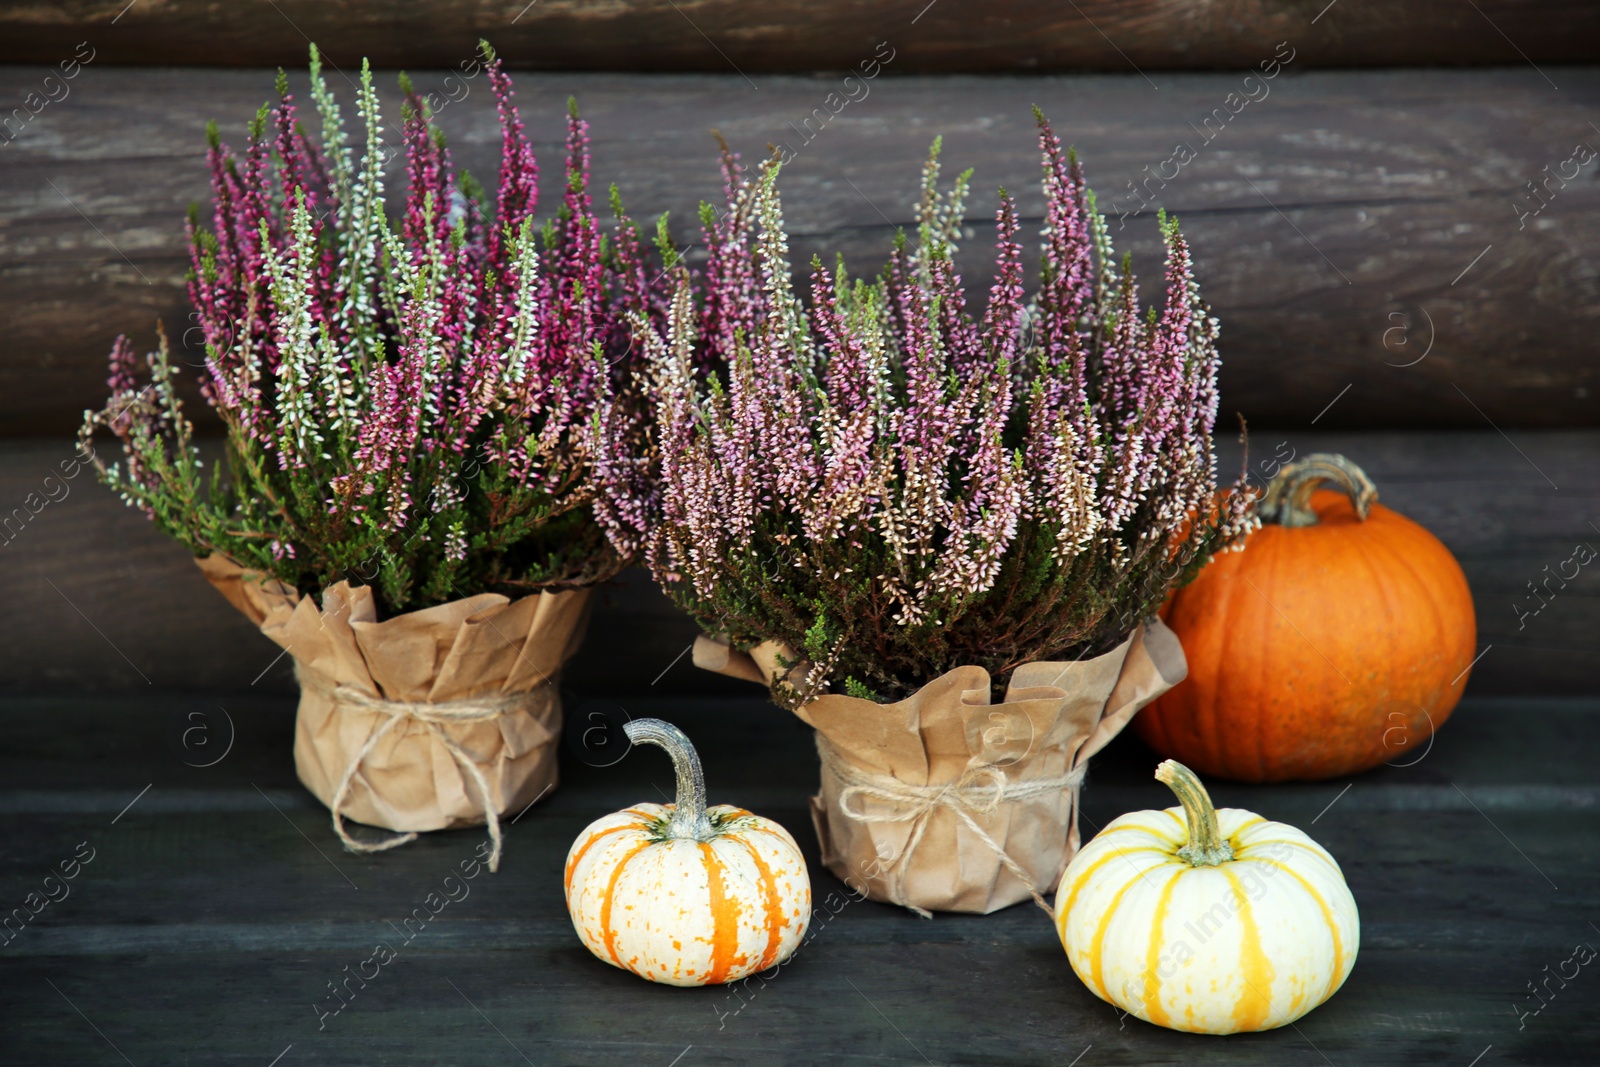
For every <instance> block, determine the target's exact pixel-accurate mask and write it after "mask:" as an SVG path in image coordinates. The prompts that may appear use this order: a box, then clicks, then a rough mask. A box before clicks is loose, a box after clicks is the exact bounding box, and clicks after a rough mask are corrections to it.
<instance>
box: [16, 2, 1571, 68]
mask: <svg viewBox="0 0 1600 1067" xmlns="http://www.w3.org/2000/svg"><path fill="white" fill-rule="evenodd" d="M1597 36H1600V13H1597V12H1596V10H1595V8H1594V6H1593V5H1592V4H1585V3H1581V2H1579V0H1562V2H1552V0H1535V2H1529V0H1481V2H1479V3H1471V4H1462V3H1454V2H1451V0H1408V2H1407V3H1404V4H1378V3H1349V2H1346V3H1341V4H1337V5H1335V4H1332V3H1329V0H1221V2H1212V3H1202V2H1199V0H1131V2H1129V0H1082V3H1066V4H1061V3H1051V2H1049V0H1003V2H984V3H972V2H962V0H942V2H939V0H934V2H930V0H895V2H894V3H890V4H880V3H870V2H867V0H826V2H822V3H799V2H796V0H788V2H784V3H766V4H750V3H744V2H741V0H686V2H684V3H674V2H672V0H622V2H619V3H607V4H595V3H584V2H582V0H540V2H538V3H532V2H529V0H493V2H478V3H473V4H462V3H456V2H452V0H421V2H412V3H405V4H371V3H360V2H356V0H275V2H269V3H260V2H255V3H234V4H214V3H206V2H204V0H167V2H164V3H162V2H154V0H146V2H144V3H133V4H129V3H128V2H127V0H67V2H64V3H53V4H49V5H44V4H12V5H9V6H8V9H7V10H6V11H4V12H3V13H0V42H3V43H0V59H3V60H9V61H12V62H19V61H20V62H49V61H52V60H55V59H56V58H58V55H59V54H66V53H70V52H71V50H72V49H73V48H74V47H75V46H76V45H77V43H78V42H80V41H83V40H88V41H90V42H92V43H93V45H94V47H95V48H97V49H100V50H101V51H102V53H103V54H104V55H105V56H106V59H107V61H108V62H113V63H174V64H218V63H225V64H237V65H241V66H262V65H274V64H283V65H292V64H295V63H298V62H300V60H301V59H302V58H303V56H304V54H305V45H306V41H307V40H308V39H310V40H314V41H316V42H318V43H319V44H320V45H322V46H323V47H325V48H326V49H327V51H328V53H329V54H330V55H331V56H332V57H333V58H334V60H335V61H336V62H340V63H351V64H356V63H359V62H360V59H361V57H362V56H363V55H365V56H368V57H370V58H371V59H372V61H373V62H374V63H378V64H381V65H386V66H414V67H427V66H453V65H454V64H455V63H456V62H457V61H458V60H460V59H463V58H465V57H467V56H470V55H471V54H472V51H473V49H474V48H476V47H477V44H478V40H479V38H480V37H487V38H488V39H489V40H490V41H492V42H493V43H494V44H495V46H496V47H497V48H499V49H500V51H501V52H503V53H504V54H505V55H506V56H507V57H508V58H509V59H510V61H511V62H512V63H514V64H516V65H518V66H521V67H528V68H532V69H536V70H651V71H710V72H719V73H720V72H726V71H730V70H742V71H745V72H746V73H758V72H763V71H804V70H817V69H843V68H846V67H851V66H854V65H855V64H856V63H857V62H859V61H860V59H861V57H862V56H863V55H864V54H867V53H870V52H871V50H872V49H873V47H874V46H875V45H876V44H877V43H878V42H880V41H884V40H888V41H892V42H894V44H895V45H896V46H900V47H904V48H905V49H906V60H905V64H904V65H905V68H906V69H908V70H915V71H924V72H930V73H931V72H940V73H947V72H958V71H960V72H997V71H1013V72H1040V71H1066V70H1108V71H1133V70H1141V69H1145V70H1160V69H1169V68H1176V69H1194V68H1233V67H1247V66H1250V65H1252V64H1254V63H1255V62H1256V60H1257V59H1259V58H1260V57H1261V56H1262V54H1263V53H1264V52H1270V51H1271V50H1272V47H1273V45H1275V44H1276V43H1277V42H1279V41H1282V40H1285V39H1288V40H1294V41H1302V40H1303V41H1305V42H1306V49H1307V58H1308V62H1313V63H1316V64H1318V65H1322V66H1392V65H1395V64H1401V63H1446V64H1483V63H1517V62H1521V61H1522V60H1523V58H1524V57H1526V58H1527V59H1528V60H1529V61H1531V62H1537V63H1541V64H1542V63H1563V62H1566V63H1572V62H1586V61H1591V60H1593V58H1594V52H1593V45H1594V42H1595V39H1596V37H1597Z"/></svg>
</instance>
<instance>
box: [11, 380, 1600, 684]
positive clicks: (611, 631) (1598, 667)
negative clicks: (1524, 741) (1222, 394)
mask: <svg viewBox="0 0 1600 1067" xmlns="http://www.w3.org/2000/svg"><path fill="white" fill-rule="evenodd" d="M1348 399H1349V398H1348V397H1347V398H1346V400H1348ZM1220 451H1221V459H1220V464H1221V467H1220V469H1221V470H1222V471H1223V472H1224V474H1225V475H1231V474H1232V472H1235V471H1237V470H1238V469H1239V466H1240V457H1239V455H1238V449H1237V446H1236V445H1234V444H1233V443H1232V442H1225V443H1224V444H1223V446H1222V447H1221V449H1220ZM1291 451H1292V452H1293V453H1294V454H1300V455H1304V454H1307V453H1310V452H1316V451H1337V452H1343V453H1345V454H1346V455H1348V456H1350V457H1351V458H1352V459H1354V460H1355V461H1356V462H1358V463H1360V464H1361V465H1362V466H1363V467H1365V469H1366V470H1367V471H1368V472H1369V473H1370V474H1371V475H1372V477H1373V478H1374V479H1375V480H1376V481H1377V483H1378V486H1379V489H1380V492H1381V495H1382V499H1383V501H1384V503H1386V504H1387V505H1389V506H1391V507H1393V508H1395V509H1396V510H1398V511H1400V512H1401V513H1402V514H1405V515H1409V516H1411V517H1412V518H1414V519H1416V520H1417V521H1418V522H1421V523H1422V524H1423V525H1425V526H1427V527H1428V528H1429V529H1431V530H1433V531H1434V532H1435V533H1437V534H1438V535H1439V537H1440V538H1441V539H1442V540H1443V541H1444V542H1445V544H1446V545H1448V546H1449V547H1450V549H1451V550H1452V551H1453V552H1454V553H1455V554H1456V555H1457V557H1458V558H1459V559H1460V560H1461V564H1462V566H1463V568H1464V569H1465V570H1466V573H1467V579H1468V582H1469V583H1470V585H1471V587H1472V590H1473V596H1474V600H1475V603H1476V606H1477V614H1478V633H1479V636H1478V643H1479V648H1480V649H1481V648H1484V647H1485V646H1490V645H1492V646H1493V647H1492V648H1491V649H1489V650H1488V651H1487V652H1486V653H1485V654H1484V656H1483V658H1482V659H1481V660H1480V661H1479V663H1478V664H1477V666H1476V667H1475V668H1474V670H1473V675H1472V680H1471V683H1470V689H1469V692H1472V693H1474V694H1490V693H1501V694H1541V693H1568V694H1581V693H1594V692H1600V661H1597V660H1596V658H1595V656H1594V655H1593V654H1592V653H1593V649H1594V642H1593V636H1592V635H1593V634H1594V633H1595V632H1596V631H1597V629H1600V592H1597V590H1600V584H1597V583H1600V578H1597V577H1596V575H1595V574H1594V573H1592V572H1593V571H1594V568H1592V567H1590V568H1585V569H1583V570H1582V571H1581V572H1580V574H1579V576H1578V578H1576V579H1574V580H1573V581H1571V582H1570V583H1569V586H1568V588H1565V589H1559V588H1557V586H1555V585H1551V586H1550V587H1549V588H1550V589H1551V590H1552V591H1554V597H1553V599H1549V594H1546V597H1547V599H1549V603H1548V605H1547V606H1546V607H1543V608H1541V609H1540V610H1539V611H1538V613H1537V614H1533V615H1528V616H1525V617H1524V616H1520V615H1519V614H1518V612H1519V611H1523V612H1527V611H1531V610H1532V609H1533V608H1535V607H1537V606H1538V605H1539V603H1540V601H1539V600H1537V599H1535V598H1534V597H1533V596H1532V595H1531V594H1530V592H1529V590H1528V588H1527V583H1528V582H1530V581H1532V582H1536V583H1538V582H1543V581H1544V579H1545V577H1546V575H1547V574H1548V573H1549V572H1547V571H1545V570H1544V568H1545V567H1546V566H1548V567H1550V568H1551V570H1552V571H1555V570H1557V569H1559V565H1560V564H1561V562H1562V561H1563V560H1566V559H1568V558H1569V557H1570V556H1571V555H1572V552H1573V548H1574V546H1575V545H1576V544H1577V543H1578V542H1580V541H1583V542H1587V543H1591V544H1593V545H1595V546H1596V547H1600V531H1597V530H1596V529H1594V527H1593V526H1591V525H1590V524H1591V523H1600V471H1597V469H1596V466H1595V463H1594V457H1595V455H1596V454H1600V433H1597V432H1595V431H1564V432H1539V433H1532V432H1530V433H1521V432H1519V433H1515V434H1513V435H1512V436H1511V438H1510V439H1508V438H1506V437H1502V436H1501V435H1500V434H1498V433H1496V432H1494V431H1493V430H1484V431H1478V432H1409V433H1399V432H1387V433H1348V432H1346V433H1318V432H1306V431H1280V432H1274V433H1269V432H1265V431H1261V432H1258V433H1256V434H1255V435H1254V436H1253V438H1252V443H1251V456H1252V457H1253V458H1252V462H1253V463H1254V464H1255V465H1256V467H1257V469H1258V471H1259V470H1261V469H1263V468H1262V464H1264V463H1266V461H1267V460H1269V459H1270V458H1272V457H1273V456H1275V455H1276V456H1279V457H1285V456H1288V455H1290V454H1291ZM72 453H73V448H72V445H71V444H70V443H69V442H68V441H66V440H64V439H57V440H36V441H0V523H3V520H5V519H10V520H11V524H10V526H4V525H0V589H3V590H4V592H5V594H6V596H7V601H8V603H10V604H11V605H13V610H11V611H9V612H7V613H6V614H5V616H4V617H3V618H0V648H3V649H5V650H6V657H5V663H6V667H7V673H6V680H7V683H8V684H9V686H10V687H11V689H12V691H15V692H34V693H75V692H96V691H99V692H128V691H140V690H144V689H145V688H146V687H147V686H154V687H156V688H158V689H184V690H192V691H199V690H214V691H221V692H250V691H259V690H261V689H264V688H270V689H271V690H272V691H273V692H279V693H285V692H290V691H292V687H293V684H294V683H293V679H292V676H291V673H290V667H289V661H288V659H287V658H282V659H280V658H278V655H279V651H280V650H279V649H278V647H277V646H276V645H274V644H272V643H271V642H270V641H268V640H267V639H266V638H264V637H262V636H261V635H260V634H258V633H256V632H255V631H254V630H253V629H252V628H251V627H250V626H249V625H248V624H247V623H246V622H245V621H244V620H243V619H242V618H241V617H239V616H238V615H237V614H236V613H235V612H234V611H233V609H232V608H230V607H229V606H228V605H227V604H226V603H225V602H224V601H223V600H222V598H221V597H219V596H217V594H216V593H215V592H213V591H212V590H211V589H210V587H209V586H207V585H206V583H205V582H204V580H202V579H201V577H200V575H199V573H198V571H197V570H196V569H195V567H194V566H193V564H192V563H191V562H190V561H189V558H188V556H187V554H186V553H185V552H184V551H183V550H182V549H181V548H179V547H178V546H177V545H175V544H173V543H172V542H170V541H168V540H167V539H166V538H164V537H163V536H162V535H161V534H160V533H159V532H157V531H156V530H155V529H154V528H153V527H152V526H151V525H150V524H149V523H148V522H146V521H145V519H144V517H143V516H141V515H140V514H139V513H137V512H135V511H133V510H132V509H129V508H127V507H125V506H123V505H122V503H121V502H120V501H118V500H117V499H116V498H115V497H114V496H112V494H111V493H110V492H109V491H108V490H106V489H105V488H104V487H102V486H100V485H98V484H96V483H94V482H93V481H92V475H90V474H87V473H82V474H79V476H78V477H77V478H75V479H71V480H65V481H63V480H59V479H58V481H56V482H53V483H50V485H48V486H47V485H45V483H44V478H45V476H46V475H49V474H50V473H51V472H52V471H55V470H57V468H58V465H59V464H60V462H61V461H62V460H66V459H69V458H70V457H71V455H72ZM1546 478H1548V479H1550V480H1549V481H1547V480H1546ZM1552 482H1553V483H1554V486H1555V487H1552ZM30 493H35V494H38V495H37V496H35V497H34V498H33V499H32V502H31V503H29V502H28V501H29V497H28V494H30ZM49 494H53V495H54V496H56V497H58V498H60V499H59V501H58V502H49V501H48V495H49ZM31 507H38V508H39V511H38V513H37V514H30V513H29V512H28V510H27V509H28V508H31ZM17 508H22V509H23V512H22V518H20V519H19V518H18V517H17V514H16V512H15V510H14V509H17ZM695 633H696V627H695V626H694V624H693V623H692V622H690V621H689V620H688V619H687V618H686V617H684V615H683V614H682V613H681V612H679V611H678V610H677V609H676V608H675V607H674V606H673V605H672V603H671V602H670V601H668V600H667V599H666V597H664V596H663V595H662V594H661V593H660V592H658V591H657V590H656V589H655V587H654V585H653V584H652V583H651V582H650V580H649V578H648V577H647V576H646V575H645V574H644V573H643V572H642V571H638V570H635V571H630V572H628V573H627V574H624V575H623V576H622V577H621V579H619V581H618V583H617V584H616V585H615V586H613V587H610V588H608V589H606V590H604V591H603V592H602V594H601V599H600V602H599V604H598V605H597V608H596V611H595V616H594V620H593V623H592V624H591V626H590V630H589V636H588V639H587V640H586V642H585V644H584V647H583V650H582V651H581V652H580V653H579V654H578V656H577V657H576V658H575V659H574V660H573V662H572V664H571V666H570V668H569V669H568V671H567V673H566V675H565V677H564V686H565V688H566V689H568V690H569V691H570V693H571V694H572V698H573V700H574V701H580V700H583V699H585V698H587V697H588V696H592V695H593V694H596V693H600V692H605V693H611V694H627V695H634V694H654V695H660V694H663V693H674V694H700V693H704V694H724V695H738V694H747V693H749V692H750V691H751V690H750V688H747V687H746V686H745V683H741V682H735V681H732V680H730V679H725V678H721V677H719V676H714V675H710V674H708V673H707V672H704V671H700V670H697V669H695V668H694V667H693V666H692V665H691V663H690V661H689V658H688V656H686V655H684V652H685V650H686V649H687V648H688V645H689V643H690V641H691V640H692V639H693V637H694V634H695Z"/></svg>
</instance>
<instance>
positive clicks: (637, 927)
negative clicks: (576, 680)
mask: <svg viewBox="0 0 1600 1067" xmlns="http://www.w3.org/2000/svg"><path fill="white" fill-rule="evenodd" d="M624 729H625V730H626V732H627V734H628V739H629V740H630V741H632V742H633V743H635V744H653V745H660V746H661V747H662V748H664V749H666V750H667V752H668V754H670V755H671V756H672V762H673V767H674V769H675V770H676V771H677V776H678V797H677V803H676V804H635V805H633V806H632V807H631V808H628V809H627V810H625V811H619V812H617V813H616V814H614V815H607V816H606V817H605V818H603V819H598V820H596V821H595V822H593V823H590V824H589V827H588V829H586V830H584V831H583V833H581V834H579V835H578V839H577V840H576V841H574V842H573V843H572V849H571V851H570V852H568V853H567V864H566V890H567V911H568V912H569V913H570V914H571V915H572V925H573V927H574V928H575V929H576V930H577V931H578V936H579V937H580V938H582V939H583V943H584V944H585V945H587V946H589V951H591V952H593V953H594V954H595V955H596V956H598V957H600V958H601V959H602V960H605V961H606V962H607V963H609V964H612V965H613V966H616V967H621V968H623V969H624V970H628V971H632V972H633V973H634V974H636V975H638V976H639V977H641V978H648V979H649V980H650V981H652V982H664V983H666V984H668V985H678V986H698V985H713V984H716V983H719V982H736V981H738V980H739V979H741V978H745V977H747V976H749V975H752V974H755V973H756V972H758V971H764V970H767V969H768V968H770V967H772V966H774V965H776V964H779V963H782V962H783V961H784V960H786V959H788V958H789V956H790V955H791V954H793V952H794V950H795V949H796V948H798V947H799V946H800V941H801V939H802V938H803V937H804V936H805V932H806V927H807V925H808V924H809V923H810V921H811V880H810V878H809V877H808V876H807V874H806V862H805V859H804V858H803V857H802V856H801V855H800V848H799V846H798V845H796V844H795V841H794V838H793V837H790V836H789V831H787V830H785V829H784V828H783V827H781V826H779V825H778V824H777V823H775V822H773V821H771V820H770V819H763V818H762V817H761V816H759V815H752V814H750V813H749V812H748V811H745V810H744V809H742V808H735V807H732V806H730V805H726V804H719V805H717V806H716V807H714V808H711V809H709V810H708V809H707V808H706V804H705V778H704V776H703V774H702V772H701V769H700V758H699V756H698V755H696V754H695V751H694V746H692V745H691V744H690V743H689V739H688V738H687V737H685V736H684V735H683V732H682V731H681V730H679V729H678V728H677V727H676V726H672V725H671V724H669V723H665V722H662V721H661V720H659V719H636V720H634V721H632V722H630V723H628V724H626V726H625V727H624Z"/></svg>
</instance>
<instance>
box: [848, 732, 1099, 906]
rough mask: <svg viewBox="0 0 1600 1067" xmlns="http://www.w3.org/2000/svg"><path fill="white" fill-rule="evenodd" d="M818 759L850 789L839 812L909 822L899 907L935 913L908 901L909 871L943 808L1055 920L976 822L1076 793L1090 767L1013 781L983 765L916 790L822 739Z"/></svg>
mask: <svg viewBox="0 0 1600 1067" xmlns="http://www.w3.org/2000/svg"><path fill="white" fill-rule="evenodd" d="M817 755H818V756H820V757H821V758H822V766H823V767H824V768H825V769H826V770H827V771H828V772H829V773H831V774H832V775H833V776H834V777H836V778H838V779H839V781H841V782H843V783H844V786H845V788H844V789H842V790H841V791H840V792H839V810H840V812H841V813H843V814H844V816H845V817H846V818H849V819H853V820H855V821H856V822H862V823H897V822H909V823H910V824H911V836H910V838H908V839H907V841H906V846H905V848H903V849H901V850H900V855H899V856H898V857H896V859H895V862H894V865H893V867H892V869H891V870H892V874H891V878H892V880H891V882H890V887H889V898H890V899H891V900H892V901H893V902H894V903H896V904H899V905H901V906H902V907H905V908H909V909H910V910H912V911H914V912H916V913H917V914H918V915H920V916H922V917H923V918H924V919H931V918H933V913H932V912H930V911H928V910H927V909H926V908H919V907H917V906H916V905H915V904H912V903H910V902H909V901H907V900H906V895H905V871H906V867H908V866H909V865H910V863H911V854H912V853H913V852H915V851H916V849H917V846H918V845H919V844H921V843H922V835H923V832H924V831H925V830H927V828H928V822H929V820H930V818H931V817H932V816H933V813H934V812H935V811H936V810H937V809H939V808H941V807H944V808H948V809H950V810H951V811H953V812H954V813H955V814H956V816H957V817H958V818H960V819H961V821H962V822H963V823H965V824H966V826H967V829H969V830H971V831H972V833H973V834H974V835H975V836H976V837H977V838H978V840H979V841H982V842H983V843H984V844H985V845H987V846H988V847H989V850H990V851H991V852H993V853H994V854H995V856H996V857H998V858H999V860H1000V862H1001V863H1002V864H1004V865H1005V868H1006V870H1008V871H1010V872H1011V873H1012V874H1013V875H1015V876H1016V878H1017V880H1018V881H1019V882H1021V883H1022V885H1023V887H1024V888H1025V889H1027V891H1028V893H1029V894H1030V895H1031V896H1032V897H1033V902H1034V903H1035V904H1037V905H1039V907H1041V908H1043V909H1044V913H1045V914H1046V915H1049V916H1050V917H1051V919H1052V920H1054V918H1055V909H1053V908H1051V907H1050V905H1049V904H1048V903H1046V901H1045V899H1044V894H1043V893H1042V892H1041V891H1040V889H1039V887H1038V886H1037V885H1036V884H1035V883H1034V881H1033V878H1032V876H1031V875H1029V873H1028V872H1027V870H1025V869H1024V868H1023V866H1022V864H1020V863H1018V862H1017V861H1016V860H1014V859H1012V858H1011V856H1010V855H1009V854H1008V853H1007V852H1006V850H1005V849H1004V848H1002V847H1000V843H999V842H997V841H996V840H995V839H994V838H993V837H991V836H990V835H989V833H988V832H987V831H986V830H984V828H983V827H982V826H981V825H979V824H978V821H977V819H975V818H974V817H973V816H975V815H988V814H991V813H992V812H994V811H995V810H996V809H998V808H999V807H1000V805H1001V804H1002V803H1003V802H1005V801H1007V800H1026V799H1027V798H1029V797H1036V796H1043V795H1045V794H1048V793H1061V792H1065V791H1067V790H1070V789H1076V788H1077V787H1078V786H1080V785H1081V784H1082V783H1083V775H1084V771H1085V770H1087V769H1088V765H1087V764H1079V765H1078V766H1077V767H1074V768H1073V769H1072V770H1071V771H1069V772H1068V773H1066V774H1064V775H1058V776H1056V777H1051V778H1029V779H1025V780H1023V781H1014V780H1012V779H1010V778H1008V777H1007V776H1006V773H1005V770H1004V768H1002V767H1000V766H997V765H996V764H993V763H980V764H977V765H975V766H973V767H969V768H968V769H967V771H966V772H965V773H964V774H962V776H961V777H960V778H959V779H957V780H956V781H954V782H946V783H945V784H944V785H912V784H911V783H909V782H902V781H901V780H900V779H898V778H895V777H893V776H892V775H887V774H876V773H874V772H872V771H867V770H863V769H862V768H861V767H859V766H857V765H855V764H853V763H850V762H848V761H847V760H846V759H845V758H844V757H843V756H842V755H841V754H840V753H839V751H838V750H837V749H835V748H834V747H833V746H832V745H831V744H829V743H828V741H827V739H826V738H824V737H823V736H822V734H821V733H818V734H817ZM858 797H860V798H868V799H873V800H881V801H884V802H885V803H887V804H889V805H892V806H893V807H894V808H895V809H896V810H893V811H886V812H880V813H876V814H874V813H872V812H868V811H861V810H859V809H857V808H856V807H854V806H852V801H854V800H856V798H858Z"/></svg>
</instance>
